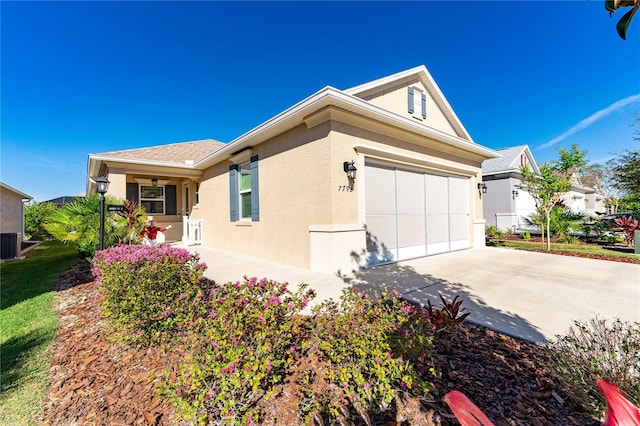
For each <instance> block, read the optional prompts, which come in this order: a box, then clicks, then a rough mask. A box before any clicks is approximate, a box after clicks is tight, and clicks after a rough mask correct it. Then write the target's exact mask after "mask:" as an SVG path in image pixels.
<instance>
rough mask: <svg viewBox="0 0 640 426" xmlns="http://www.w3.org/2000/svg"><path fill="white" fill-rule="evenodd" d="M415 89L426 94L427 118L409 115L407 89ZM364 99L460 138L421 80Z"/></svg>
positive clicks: (399, 85) (390, 88)
mask: <svg viewBox="0 0 640 426" xmlns="http://www.w3.org/2000/svg"><path fill="white" fill-rule="evenodd" d="M408 87H414V88H416V89H419V90H420V91H421V92H422V93H425V94H426V95H427V96H426V97H427V118H426V119H422V118H415V117H414V116H413V115H412V114H410V113H409V110H408V93H407V88H408ZM363 99H365V100H367V101H369V102H371V103H372V104H374V105H377V106H379V107H382V108H384V109H386V110H388V111H392V112H395V113H396V114H399V115H402V116H403V117H408V118H411V119H414V120H416V121H418V122H420V123H423V124H424V125H426V126H429V127H432V128H434V129H438V130H440V131H442V132H445V133H448V134H450V135H454V136H460V135H458V134H456V132H455V130H454V129H453V127H452V126H451V123H449V120H447V118H446V117H445V115H444V114H443V113H442V111H441V110H440V107H439V106H438V105H437V104H436V102H435V100H434V99H433V97H432V96H431V94H430V93H429V92H428V91H427V90H426V88H425V87H424V85H423V84H422V83H421V82H420V81H419V80H417V79H416V80H412V81H409V82H405V83H402V84H398V85H395V86H393V87H388V88H386V90H384V91H381V92H375V93H371V94H367V95H366V97H363Z"/></svg>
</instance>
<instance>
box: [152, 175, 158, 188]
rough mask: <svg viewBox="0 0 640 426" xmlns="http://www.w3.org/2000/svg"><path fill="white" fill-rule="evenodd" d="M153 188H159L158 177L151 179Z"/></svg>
mask: <svg viewBox="0 0 640 426" xmlns="http://www.w3.org/2000/svg"><path fill="white" fill-rule="evenodd" d="M151 186H158V178H156V177H153V178H151Z"/></svg>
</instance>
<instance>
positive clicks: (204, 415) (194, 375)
mask: <svg viewBox="0 0 640 426" xmlns="http://www.w3.org/2000/svg"><path fill="white" fill-rule="evenodd" d="M313 297H315V293H314V292H313V291H307V290H306V288H305V286H304V285H303V286H300V288H299V289H298V291H296V292H295V293H290V292H289V291H288V290H287V284H280V283H277V282H275V281H270V280H266V279H262V280H260V281H258V280H257V279H256V278H251V279H247V278H246V277H245V280H244V282H242V283H241V282H236V283H227V284H225V285H224V286H222V287H220V288H216V289H213V290H211V291H210V292H209V294H208V295H206V296H205V297H203V298H201V299H197V300H196V301H195V302H196V303H198V304H199V305H200V306H201V307H202V308H203V309H206V310H207V312H208V313H207V315H204V316H201V317H199V318H197V319H196V320H195V321H194V322H193V324H192V326H191V329H192V332H191V334H190V339H189V340H188V342H189V343H188V353H189V355H188V356H186V357H185V358H184V362H183V363H182V364H181V365H179V366H178V368H177V374H176V381H175V382H169V381H167V382H166V383H165V386H164V389H165V393H166V394H167V395H168V396H169V397H170V399H172V400H173V401H174V403H175V405H176V406H177V408H178V411H179V414H180V415H181V416H182V417H184V418H187V419H195V420H196V421H197V422H198V423H208V424H220V423H223V422H227V423H231V424H236V423H238V422H241V423H242V424H251V423H252V421H257V420H258V418H259V416H260V409H259V406H257V405H256V402H257V401H259V400H261V399H262V398H266V399H269V397H270V396H271V394H272V393H273V388H274V385H275V384H277V383H279V382H280V381H281V380H282V378H283V376H284V375H285V374H286V372H287V369H288V367H289V366H290V365H291V364H292V362H293V360H294V357H295V356H296V355H297V354H298V353H299V352H300V351H301V350H302V346H301V345H302V342H304V339H303V338H301V334H302V327H301V324H300V323H301V321H303V318H301V316H300V315H299V313H300V311H301V310H302V309H304V308H305V307H306V306H307V303H308V302H309V300H311V299H312V298H313ZM189 303H191V302H190V301H189ZM165 377H167V378H168V377H170V374H169V373H167V374H166V376H165Z"/></svg>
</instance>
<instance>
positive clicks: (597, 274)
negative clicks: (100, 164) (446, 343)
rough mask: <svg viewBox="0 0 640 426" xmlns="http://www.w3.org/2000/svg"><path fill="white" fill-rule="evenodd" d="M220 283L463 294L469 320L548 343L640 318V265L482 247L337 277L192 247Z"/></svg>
mask: <svg viewBox="0 0 640 426" xmlns="http://www.w3.org/2000/svg"><path fill="white" fill-rule="evenodd" d="M191 249H192V250H193V251H196V252H198V253H200V255H201V258H202V260H203V261H205V262H206V263H207V265H208V270H207V272H206V274H205V275H206V276H207V277H209V278H211V279H214V280H215V281H217V282H227V281H237V280H241V279H242V277H243V275H247V276H249V277H251V276H256V277H258V278H262V277H267V278H271V279H275V280H277V281H280V282H289V283H290V284H291V285H292V289H293V288H295V287H294V284H299V283H302V282H304V283H308V284H309V285H310V286H311V287H312V288H314V289H315V290H316V291H317V292H318V297H317V299H316V302H319V301H321V300H324V299H327V298H333V299H336V300H337V299H338V298H339V296H340V294H341V291H342V289H343V288H346V287H350V286H357V287H359V288H379V287H381V286H382V285H386V286H387V287H388V288H396V289H397V290H398V291H400V293H401V294H402V296H403V297H404V298H405V299H407V300H410V301H413V302H416V303H424V304H426V302H427V300H431V301H432V303H433V304H434V305H435V306H440V304H441V302H440V299H439V294H442V295H443V296H444V297H445V298H446V299H447V300H451V299H453V297H455V296H456V295H459V296H460V297H461V298H462V299H463V301H464V303H463V305H462V306H463V307H466V308H467V309H469V310H470V311H472V313H471V315H470V316H469V321H471V322H475V323H478V324H481V325H484V326H486V327H489V328H492V329H494V330H497V331H501V332H503V333H506V334H509V335H512V336H516V337H519V338H522V339H526V340H529V341H532V342H538V343H543V342H545V341H548V340H550V339H553V338H554V337H555V335H557V334H563V333H564V332H566V331H567V329H568V328H569V327H570V326H571V325H572V324H573V321H574V320H588V319H590V318H593V317H595V316H596V315H598V317H600V318H607V319H611V318H616V317H617V318H620V319H622V320H624V321H630V322H633V321H640V265H635V264H627V263H619V262H607V261H602V260H593V259H584V258H578V257H568V256H557V255H551V254H544V253H534V252H525V251H517V250H510V249H504V248H493V247H490V248H489V247H488V248H483V249H473V250H464V251H459V252H454V253H447V254H441V255H437V256H431V257H425V258H420V259H414V260H410V261H405V262H399V263H395V264H389V265H382V266H378V267H375V268H370V269H366V270H363V271H360V272H356V273H354V274H352V275H350V276H345V277H338V276H333V275H329V274H322V273H318V272H312V271H309V270H307V269H302V268H296V267H293V266H288V265H283V264H279V263H275V262H269V261H265V260H262V259H256V258H251V257H247V256H241V255H237V254H231V253H225V252H221V251H216V250H211V249H207V248H204V247H191Z"/></svg>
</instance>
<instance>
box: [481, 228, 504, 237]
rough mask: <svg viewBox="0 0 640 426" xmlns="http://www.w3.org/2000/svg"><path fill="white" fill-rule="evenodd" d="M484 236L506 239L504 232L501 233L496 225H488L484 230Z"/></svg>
mask: <svg viewBox="0 0 640 426" xmlns="http://www.w3.org/2000/svg"><path fill="white" fill-rule="evenodd" d="M484 235H485V236H486V237H487V238H502V237H504V231H501V230H500V229H498V227H497V226H495V225H487V226H486V227H485V228H484Z"/></svg>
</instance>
